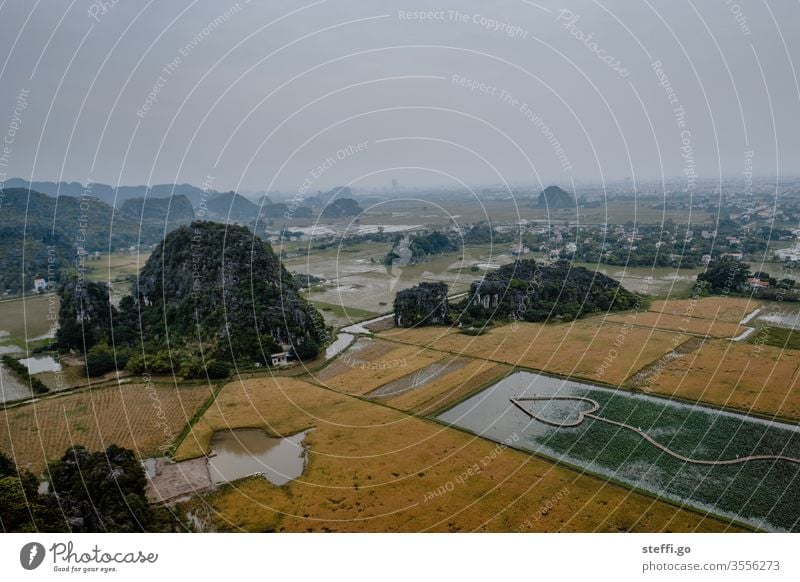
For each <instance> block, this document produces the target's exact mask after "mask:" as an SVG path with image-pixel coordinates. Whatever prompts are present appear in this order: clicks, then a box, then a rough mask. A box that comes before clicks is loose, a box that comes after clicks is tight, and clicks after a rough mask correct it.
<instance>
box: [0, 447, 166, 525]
mask: <svg viewBox="0 0 800 582" xmlns="http://www.w3.org/2000/svg"><path fill="white" fill-rule="evenodd" d="M146 483H147V477H146V476H145V474H144V470H143V469H142V465H141V463H140V462H139V460H138V459H137V458H136V455H135V454H134V452H133V451H130V450H128V449H123V448H121V447H118V446H116V445H111V446H109V447H108V448H107V449H106V450H105V451H103V452H94V453H92V452H89V451H88V450H86V449H85V448H84V447H81V446H75V447H72V448H70V449H69V450H68V451H67V452H66V453H65V454H64V456H63V457H62V458H61V459H60V460H59V461H56V462H55V463H53V464H52V465H51V466H50V470H49V471H48V484H49V487H48V492H47V493H39V490H38V488H39V480H38V479H37V478H36V476H35V475H33V474H32V473H30V472H29V471H26V470H21V471H20V470H18V469H17V467H16V466H15V465H14V463H13V462H12V461H11V460H10V459H9V458H8V457H6V456H5V455H3V454H2V453H0V528H2V530H3V531H6V532H28V533H32V532H73V533H85V532H142V531H167V530H170V529H174V527H173V523H172V519H171V518H172V516H171V514H170V513H169V512H168V511H166V510H163V509H155V508H153V507H151V506H149V505H148V503H147V499H146V498H145V494H144V488H145V485H146Z"/></svg>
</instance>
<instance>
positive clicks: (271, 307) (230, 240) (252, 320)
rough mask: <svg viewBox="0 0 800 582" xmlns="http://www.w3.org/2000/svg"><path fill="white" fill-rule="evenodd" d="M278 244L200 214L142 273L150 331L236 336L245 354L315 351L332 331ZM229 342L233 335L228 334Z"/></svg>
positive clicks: (188, 336)
mask: <svg viewBox="0 0 800 582" xmlns="http://www.w3.org/2000/svg"><path fill="white" fill-rule="evenodd" d="M298 291H299V285H298V283H297V282H296V281H295V280H294V278H293V277H292V275H291V274H290V273H289V272H288V271H287V270H286V269H285V268H284V267H283V265H282V264H281V262H280V260H279V259H278V258H277V256H275V254H274V253H273V251H272V247H271V246H270V245H269V244H268V243H266V242H264V241H262V240H261V239H260V238H258V237H256V236H254V235H253V233H252V232H251V231H250V230H249V229H248V228H246V227H243V226H238V225H224V224H219V223H215V222H201V221H198V222H193V223H192V224H191V225H190V226H184V227H181V228H179V229H177V230H175V231H173V232H171V233H170V234H168V235H167V237H166V238H165V239H164V241H163V242H162V243H161V244H159V245H158V246H157V247H156V249H155V250H154V251H153V253H152V255H151V256H150V258H149V259H148V261H147V264H146V265H145V266H144V268H143V269H142V272H141V273H140V275H139V285H138V301H139V302H140V305H141V309H142V317H143V324H144V329H143V332H144V336H145V338H146V339H148V340H151V339H153V340H158V339H162V338H163V337H164V334H165V333H169V338H170V342H173V341H180V340H181V339H184V340H194V339H197V338H198V336H199V337H200V338H201V339H202V340H204V341H208V342H218V341H219V340H223V339H227V338H230V339H231V346H232V348H233V351H234V353H235V354H236V355H237V357H238V356H239V355H240V354H251V353H252V356H253V358H254V359H260V358H256V357H255V356H257V355H258V354H260V352H261V351H262V349H263V351H264V352H265V353H266V355H267V356H268V355H269V353H270V352H275V351H280V346H279V344H280V343H283V344H289V345H291V346H293V347H294V349H295V350H296V352H297V353H298V355H299V356H300V357H301V358H302V357H308V356H310V355H315V354H316V352H317V349H318V346H319V345H320V344H321V343H323V342H324V341H325V339H326V333H327V332H326V329H325V325H324V322H323V319H322V316H321V315H320V314H319V312H318V311H317V310H316V309H315V308H314V307H313V306H312V305H310V304H309V303H308V302H306V301H305V300H304V299H303V298H302V297H300V295H299V293H298ZM223 343H224V344H226V345H227V342H223Z"/></svg>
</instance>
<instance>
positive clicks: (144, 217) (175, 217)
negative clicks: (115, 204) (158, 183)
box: [118, 194, 194, 232]
mask: <svg viewBox="0 0 800 582" xmlns="http://www.w3.org/2000/svg"><path fill="white" fill-rule="evenodd" d="M118 216H119V217H120V218H124V219H128V220H135V221H139V220H140V221H141V222H142V224H143V225H144V224H146V225H148V226H155V227H160V228H161V230H162V231H164V230H165V229H166V232H169V231H171V230H175V229H176V228H178V227H179V226H183V225H185V224H189V223H191V222H192V221H193V220H194V208H192V203H191V202H189V199H188V198H187V197H186V196H184V195H183V194H180V195H177V196H172V197H171V198H154V197H152V196H149V197H147V198H130V199H128V200H126V201H125V202H123V203H122V207H121V208H120V209H119V214H118Z"/></svg>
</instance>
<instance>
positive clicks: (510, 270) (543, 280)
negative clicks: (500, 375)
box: [467, 260, 637, 321]
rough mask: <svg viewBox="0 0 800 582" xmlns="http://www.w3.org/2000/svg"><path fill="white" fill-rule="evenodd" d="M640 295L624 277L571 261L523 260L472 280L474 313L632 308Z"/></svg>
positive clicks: (570, 314)
mask: <svg viewBox="0 0 800 582" xmlns="http://www.w3.org/2000/svg"><path fill="white" fill-rule="evenodd" d="M636 301H637V297H636V296H635V295H634V294H633V293H631V292H630V291H627V290H626V289H624V288H623V287H622V286H621V285H620V283H619V281H617V280H615V279H612V278H611V277H606V276H605V275H603V274H601V273H596V272H594V271H589V270H588V269H585V268H582V267H573V266H572V265H570V263H568V262H566V261H559V262H557V263H554V264H552V265H539V264H537V263H536V261H533V260H524V261H517V262H515V263H512V264H510V265H505V266H503V267H501V268H500V269H498V270H497V271H494V272H491V273H489V274H488V275H486V277H485V278H484V279H483V280H481V281H475V282H474V283H472V285H471V286H470V292H469V300H468V306H467V310H468V313H469V314H470V315H471V316H472V317H479V318H483V319H490V318H497V319H516V320H523V321H546V320H548V319H550V318H562V319H575V318H576V317H580V316H582V315H586V314H589V313H595V312H601V311H619V310H623V309H630V308H631V307H633V306H634V305H635V304H636Z"/></svg>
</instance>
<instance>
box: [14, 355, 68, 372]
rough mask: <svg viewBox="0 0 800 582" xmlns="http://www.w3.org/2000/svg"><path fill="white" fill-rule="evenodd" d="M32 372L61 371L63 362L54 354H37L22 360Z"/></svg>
mask: <svg viewBox="0 0 800 582" xmlns="http://www.w3.org/2000/svg"><path fill="white" fill-rule="evenodd" d="M20 363H22V364H23V365H24V366H25V367H26V368H28V372H29V373H30V374H41V373H42V372H60V371H61V364H59V363H58V361H57V360H56V359H55V358H53V357H52V356H35V357H32V358H24V359H21V360H20Z"/></svg>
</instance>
